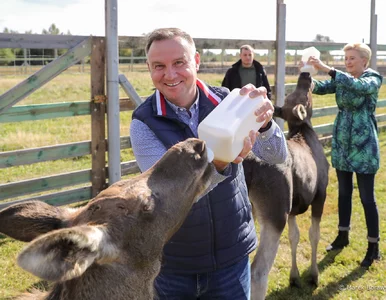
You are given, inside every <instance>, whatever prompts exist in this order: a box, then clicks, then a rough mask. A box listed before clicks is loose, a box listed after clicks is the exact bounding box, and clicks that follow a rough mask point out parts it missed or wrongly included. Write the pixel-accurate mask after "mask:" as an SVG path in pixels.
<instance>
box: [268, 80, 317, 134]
mask: <svg viewBox="0 0 386 300" xmlns="http://www.w3.org/2000/svg"><path fill="white" fill-rule="evenodd" d="M311 84H312V78H311V76H310V73H300V75H299V78H298V82H297V85H296V89H295V91H294V92H292V93H291V94H289V95H288V96H287V97H286V98H285V101H284V105H283V107H278V106H275V112H274V115H275V116H276V117H280V118H282V119H284V120H286V121H287V122H288V126H289V127H291V126H299V125H300V124H302V123H304V122H306V123H309V124H311V123H310V119H311V117H312V96H311V93H312V91H311Z"/></svg>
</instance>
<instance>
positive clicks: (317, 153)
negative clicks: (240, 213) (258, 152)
mask: <svg viewBox="0 0 386 300" xmlns="http://www.w3.org/2000/svg"><path fill="white" fill-rule="evenodd" d="M311 82H312V81H311V77H310V75H309V73H301V74H300V75H299V79H298V82H297V86H296V90H295V91H294V92H293V93H291V94H290V95H288V96H287V97H286V99H285V103H284V106H283V107H277V106H275V116H276V117H280V118H282V119H284V120H286V121H287V124H288V135H287V145H288V151H289V153H288V156H287V159H286V161H285V162H284V163H282V164H277V165H269V164H267V163H264V162H262V161H260V160H259V159H258V158H256V157H255V156H254V155H253V154H250V155H249V156H248V157H247V158H246V159H245V160H244V162H243V166H244V171H245V177H246V181H247V186H248V191H249V197H250V200H251V202H252V205H253V213H254V216H255V217H257V220H258V222H259V224H260V239H259V246H258V249H257V252H256V255H255V257H254V260H253V263H252V266H251V276H252V278H251V285H252V288H251V290H252V298H251V299H253V300H256V299H265V295H266V291H267V283H268V274H269V271H270V270H271V267H272V264H273V262H274V259H275V256H276V253H277V250H278V247H279V240H280V235H281V234H282V232H283V230H284V227H285V225H286V223H287V221H288V229H289V239H290V244H291V254H292V267H291V272H290V284H292V285H299V284H300V282H299V271H298V268H297V265H296V247H297V244H298V242H299V230H298V227H297V225H296V215H298V214H302V213H304V212H305V211H306V210H307V209H308V207H309V206H311V209H312V213H311V215H312V225H311V228H310V230H309V237H310V241H311V248H312V258H311V282H312V283H314V284H317V283H318V267H317V263H316V250H317V245H318V242H319V235H320V233H319V232H320V229H319V223H320V220H321V217H322V213H323V206H324V202H325V199H326V188H327V184H328V169H329V164H328V161H327V159H326V156H325V154H324V151H323V147H322V145H321V143H320V142H319V139H318V136H317V134H316V133H315V131H314V129H313V127H312V124H311V116H312V97H311V91H310V87H311Z"/></svg>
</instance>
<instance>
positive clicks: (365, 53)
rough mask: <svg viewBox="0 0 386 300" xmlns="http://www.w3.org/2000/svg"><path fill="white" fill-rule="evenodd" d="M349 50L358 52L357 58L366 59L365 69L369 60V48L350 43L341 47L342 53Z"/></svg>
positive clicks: (363, 44)
mask: <svg viewBox="0 0 386 300" xmlns="http://www.w3.org/2000/svg"><path fill="white" fill-rule="evenodd" d="M349 50H356V51H358V53H359V56H360V57H362V58H366V60H367V62H366V65H365V68H367V67H368V66H369V63H370V59H371V49H370V47H369V46H367V45H366V44H365V43H351V44H347V45H346V46H344V47H343V51H344V52H346V51H349Z"/></svg>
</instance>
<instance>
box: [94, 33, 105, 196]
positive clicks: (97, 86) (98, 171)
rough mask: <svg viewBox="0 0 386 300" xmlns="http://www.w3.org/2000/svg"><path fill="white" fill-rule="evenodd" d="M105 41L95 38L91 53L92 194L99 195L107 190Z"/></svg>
mask: <svg viewBox="0 0 386 300" xmlns="http://www.w3.org/2000/svg"><path fill="white" fill-rule="evenodd" d="M105 50H106V49H105V39H104V38H101V37H93V41H92V52H91V61H90V65H91V103H90V109H91V157H92V163H91V164H92V167H91V169H92V170H91V183H92V188H91V193H92V197H95V196H96V195H98V194H99V193H100V192H101V191H102V190H103V189H105V188H106V141H105V139H106V133H105V132H106V130H105V128H106V125H105V120H106V93H105V52H106V51H105Z"/></svg>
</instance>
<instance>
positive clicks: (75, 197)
mask: <svg viewBox="0 0 386 300" xmlns="http://www.w3.org/2000/svg"><path fill="white" fill-rule="evenodd" d="M294 86H295V85H294V84H288V85H286V94H288V93H289V92H291V91H292V90H293V88H294ZM134 103H135V102H134V101H131V100H130V99H129V98H123V99H120V110H121V111H128V110H133V109H134V108H135V106H136V105H135V104H134ZM385 106H386V99H384V100H380V101H378V107H385ZM92 110H93V103H92V102H89V101H82V102H73V103H71V102H70V103H54V104H40V105H28V106H15V107H12V108H10V109H8V110H7V111H6V112H5V113H4V114H2V115H0V123H5V122H22V121H31V120H43V119H50V118H62V117H76V116H81V115H91V114H92ZM337 111H338V109H337V107H336V106H331V107H324V108H317V109H314V110H313V119H315V118H319V117H324V116H331V115H336V113H337ZM377 120H378V121H379V122H385V121H386V114H381V115H377ZM332 127H333V124H323V125H318V126H314V128H315V130H316V132H317V133H318V134H319V135H320V136H321V137H323V136H330V135H331V133H332ZM380 127H381V128H383V127H385V126H380ZM103 143H104V147H103V148H104V149H106V148H107V147H106V143H107V141H106V140H104V141H103ZM120 146H121V149H127V148H131V143H130V137H129V136H122V137H121V139H120ZM92 148H93V147H92V141H84V142H76V143H69V144H62V145H55V146H47V147H41V148H32V149H23V150H16V151H7V152H0V169H1V168H10V167H14V166H20V165H29V164H34V163H39V162H44V161H51V160H60V159H66V158H71V157H79V156H84V155H90V154H91V153H92ZM105 151H106V150H105ZM103 157H104V152H103ZM98 165H99V166H100V168H101V169H103V170H104V172H105V174H104V176H103V178H104V180H105V178H106V176H107V168H106V167H105V161H104V159H102V162H101V163H98ZM121 170H122V176H125V175H129V174H135V173H138V172H139V169H138V166H137V163H136V161H135V160H133V161H127V162H123V163H122V164H121ZM94 172H95V170H94ZM92 177H93V170H92V169H87V170H81V171H76V172H70V173H64V174H57V175H54V176H49V177H42V178H38V179H31V180H24V181H19V182H12V183H7V184H2V185H0V209H1V208H3V207H6V206H8V205H10V204H11V203H16V202H21V201H26V200H33V199H40V200H42V201H45V202H47V203H50V204H53V205H64V204H69V203H73V202H79V201H83V200H88V199H91V198H92V197H93V193H92V181H93V180H92ZM80 184H88V185H87V186H83V187H80V188H71V187H72V186H76V185H80ZM104 184H105V182H103V185H104ZM58 189H59V190H61V189H63V190H62V191H59V192H54V193H48V194H44V195H42V196H33V197H28V195H31V194H36V193H46V192H48V191H50V190H58ZM21 196H24V197H25V198H23V199H21V200H20V199H19V200H16V201H9V199H12V198H16V197H21Z"/></svg>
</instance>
